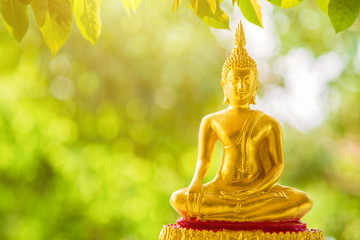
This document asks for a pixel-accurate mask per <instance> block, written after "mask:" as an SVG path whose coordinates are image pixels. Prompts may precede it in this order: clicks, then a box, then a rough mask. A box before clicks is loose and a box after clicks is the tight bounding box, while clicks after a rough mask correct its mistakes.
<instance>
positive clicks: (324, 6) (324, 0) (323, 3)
mask: <svg viewBox="0 0 360 240" xmlns="http://www.w3.org/2000/svg"><path fill="white" fill-rule="evenodd" d="M315 2H316V4H317V5H318V6H319V8H320V9H321V11H323V12H324V13H325V14H326V15H328V7H329V2H330V0H315Z"/></svg>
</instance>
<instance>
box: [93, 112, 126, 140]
mask: <svg viewBox="0 0 360 240" xmlns="http://www.w3.org/2000/svg"><path fill="white" fill-rule="evenodd" d="M120 127H121V121H120V119H119V118H118V117H117V116H116V115H114V114H106V115H104V116H101V117H100V120H99V123H98V131H99V133H100V135H101V136H102V137H104V138H106V139H113V138H115V137H116V136H117V135H118V133H119V130H120Z"/></svg>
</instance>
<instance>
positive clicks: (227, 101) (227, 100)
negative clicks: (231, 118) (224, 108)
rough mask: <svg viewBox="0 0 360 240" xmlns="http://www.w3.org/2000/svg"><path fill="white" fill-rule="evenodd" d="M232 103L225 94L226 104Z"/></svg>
mask: <svg viewBox="0 0 360 240" xmlns="http://www.w3.org/2000/svg"><path fill="white" fill-rule="evenodd" d="M228 103H230V101H229V99H228V97H227V96H226V94H224V104H228Z"/></svg>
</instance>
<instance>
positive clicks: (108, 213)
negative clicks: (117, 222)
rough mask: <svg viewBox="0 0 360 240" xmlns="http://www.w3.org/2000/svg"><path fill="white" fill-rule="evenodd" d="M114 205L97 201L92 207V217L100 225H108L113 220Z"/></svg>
mask: <svg viewBox="0 0 360 240" xmlns="http://www.w3.org/2000/svg"><path fill="white" fill-rule="evenodd" d="M112 213H113V207H112V204H110V203H109V202H105V201H100V200H98V201H95V202H94V203H93V204H91V207H90V216H91V217H92V218H93V219H94V220H95V221H97V222H98V223H100V224H106V223H108V222H109V221H110V220H111V218H112Z"/></svg>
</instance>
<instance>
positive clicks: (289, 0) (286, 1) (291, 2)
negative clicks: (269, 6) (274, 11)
mask: <svg viewBox="0 0 360 240" xmlns="http://www.w3.org/2000/svg"><path fill="white" fill-rule="evenodd" d="M301 2H302V0H282V1H281V7H282V8H292V7H296V6H297V5H299V4H300V3H301Z"/></svg>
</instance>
